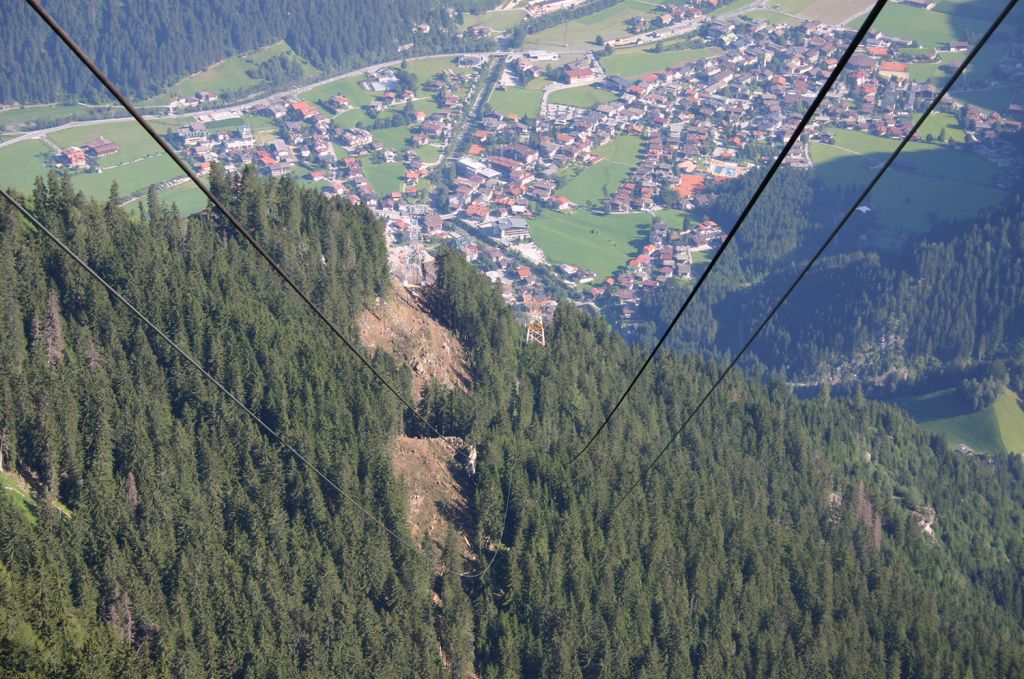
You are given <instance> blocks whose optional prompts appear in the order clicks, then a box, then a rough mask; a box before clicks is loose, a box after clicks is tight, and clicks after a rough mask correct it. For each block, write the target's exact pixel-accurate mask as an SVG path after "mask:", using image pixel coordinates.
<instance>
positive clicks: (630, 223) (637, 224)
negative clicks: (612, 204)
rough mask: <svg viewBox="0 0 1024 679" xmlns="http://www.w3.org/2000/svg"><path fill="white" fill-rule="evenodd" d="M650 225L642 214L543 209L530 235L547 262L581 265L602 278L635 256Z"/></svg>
mask: <svg viewBox="0 0 1024 679" xmlns="http://www.w3.org/2000/svg"><path fill="white" fill-rule="evenodd" d="M650 224H651V216H650V215H649V214H647V213H643V212H640V213H635V214H624V215H623V214H615V215H595V214H592V213H590V212H589V211H587V210H584V209H579V210H577V211H576V212H575V213H573V214H565V213H560V212H554V211H551V210H545V211H543V212H542V213H541V214H540V215H539V216H537V217H535V218H533V219H531V220H530V233H531V234H532V235H533V239H534V240H535V241H536V242H537V245H539V246H540V248H541V249H542V250H543V251H544V254H545V255H546V256H547V258H548V260H550V261H551V262H554V263H556V264H575V265H577V266H582V267H584V268H587V269H590V270H591V271H593V272H594V273H596V274H597V275H598V276H599V277H601V278H604V277H606V276H610V275H611V274H612V273H613V272H614V271H615V270H616V269H618V268H619V267H620V266H622V265H624V264H625V263H626V262H627V261H629V259H630V258H631V257H633V256H635V255H636V253H637V250H638V246H639V241H640V239H641V238H642V236H643V233H644V232H645V231H646V230H647V229H649V228H650Z"/></svg>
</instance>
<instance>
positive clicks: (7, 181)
mask: <svg viewBox="0 0 1024 679" xmlns="http://www.w3.org/2000/svg"><path fill="white" fill-rule="evenodd" d="M52 156H53V151H51V150H50V148H49V147H48V146H47V145H46V144H44V143H43V142H41V141H36V140H35V139H30V140H27V141H19V142H18V143H17V144H12V145H10V146H6V147H4V148H2V149H0V186H3V187H4V188H15V189H18V190H19V191H31V190H32V184H33V182H34V181H35V178H36V176H38V175H42V174H45V173H46V162H47V161H48V160H49V159H50V158H51V157H52Z"/></svg>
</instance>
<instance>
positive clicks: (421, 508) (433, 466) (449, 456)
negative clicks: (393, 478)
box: [393, 436, 472, 558]
mask: <svg viewBox="0 0 1024 679" xmlns="http://www.w3.org/2000/svg"><path fill="white" fill-rule="evenodd" d="M447 441H449V442H450V443H451V444H452V445H446V444H445V440H443V439H439V438H430V439H417V438H409V437H408V436H399V437H398V438H397V440H396V441H395V452H394V458H393V461H394V466H395V473H396V474H397V475H398V476H399V477H400V478H401V479H402V482H403V483H404V484H405V488H406V492H407V493H408V495H409V529H410V532H411V534H412V538H413V540H414V542H416V543H417V544H424V543H433V545H434V546H435V547H436V548H437V549H438V552H437V553H438V554H440V550H441V549H443V548H444V541H445V537H446V536H447V533H448V528H449V527H450V526H454V527H455V529H456V530H457V531H458V532H459V533H460V534H461V535H462V536H463V538H464V537H465V528H466V522H467V519H468V516H467V511H468V509H469V502H468V500H467V499H466V496H467V490H468V489H467V488H466V487H465V484H466V483H467V481H468V479H467V476H466V473H465V471H464V469H463V466H462V463H461V462H460V461H459V460H456V458H455V452H454V451H453V449H452V447H453V446H454V447H455V448H456V449H460V448H461V446H462V441H461V440H460V439H457V438H454V437H450V438H448V439H447ZM463 543H464V544H465V545H466V549H465V554H466V556H467V557H468V558H471V556H472V554H471V552H470V551H469V545H468V543H467V542H466V541H465V539H463ZM428 549H429V548H428Z"/></svg>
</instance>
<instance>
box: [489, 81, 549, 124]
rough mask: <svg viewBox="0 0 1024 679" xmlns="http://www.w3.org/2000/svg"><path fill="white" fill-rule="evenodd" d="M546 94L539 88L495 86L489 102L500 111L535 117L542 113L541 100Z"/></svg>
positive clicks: (506, 113) (507, 113)
mask: <svg viewBox="0 0 1024 679" xmlns="http://www.w3.org/2000/svg"><path fill="white" fill-rule="evenodd" d="M543 97H544V94H543V93H542V92H541V91H539V90H531V89H527V88H523V87H510V88H508V89H506V90H499V89H497V88H495V90H494V91H493V92H491V96H490V98H489V99H488V100H487V103H488V104H490V106H491V108H493V109H494V110H495V111H497V112H498V113H501V114H504V115H515V116H519V117H520V118H522V117H523V116H530V117H531V118H533V117H535V116H536V115H537V114H538V113H540V102H541V99H542V98H543Z"/></svg>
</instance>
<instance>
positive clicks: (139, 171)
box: [71, 154, 185, 199]
mask: <svg viewBox="0 0 1024 679" xmlns="http://www.w3.org/2000/svg"><path fill="white" fill-rule="evenodd" d="M184 174H185V173H184V172H182V171H181V168H179V167H178V166H177V165H176V164H175V163H174V161H173V160H171V159H170V158H169V157H167V156H166V155H163V154H161V155H155V156H152V157H149V158H143V159H141V160H137V161H134V162H131V163H129V164H127V165H122V166H120V167H115V168H112V169H109V170H104V171H103V173H102V174H100V173H94V172H88V173H75V174H73V175H72V176H71V183H72V184H73V185H74V186H75V188H77V189H79V190H81V191H82V192H83V193H85V195H87V196H91V197H92V198H96V199H104V198H106V197H107V194H109V193H110V185H111V184H113V183H114V182H115V181H116V182H117V186H118V191H119V192H120V194H121V195H122V196H129V195H131V194H133V193H135V192H136V191H143V190H145V189H146V188H148V187H149V185H150V184H159V183H161V182H165V181H167V180H169V179H173V178H174V177H178V176H183V175H184Z"/></svg>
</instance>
